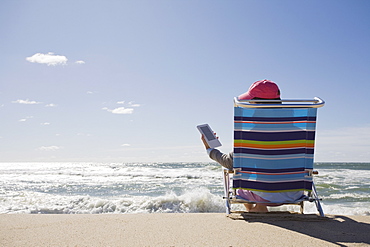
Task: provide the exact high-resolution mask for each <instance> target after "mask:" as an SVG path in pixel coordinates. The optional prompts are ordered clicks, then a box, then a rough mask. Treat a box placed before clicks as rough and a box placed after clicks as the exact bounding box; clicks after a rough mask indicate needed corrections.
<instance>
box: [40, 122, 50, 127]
mask: <svg viewBox="0 0 370 247" xmlns="http://www.w3.org/2000/svg"><path fill="white" fill-rule="evenodd" d="M41 125H44V126H45V125H50V123H48V122H45V123H41Z"/></svg>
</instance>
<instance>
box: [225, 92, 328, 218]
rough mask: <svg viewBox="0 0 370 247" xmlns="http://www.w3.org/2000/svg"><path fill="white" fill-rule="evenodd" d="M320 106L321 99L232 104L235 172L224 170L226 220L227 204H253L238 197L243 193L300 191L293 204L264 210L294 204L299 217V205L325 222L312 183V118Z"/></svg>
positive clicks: (229, 210) (313, 123)
mask: <svg viewBox="0 0 370 247" xmlns="http://www.w3.org/2000/svg"><path fill="white" fill-rule="evenodd" d="M262 103H265V104H262ZM324 104H325V102H324V101H323V100H322V99H320V98H315V99H313V100H268V104H266V100H246V101H239V100H238V99H237V98H235V99H234V161H233V168H234V169H233V171H229V170H227V169H225V170H224V182H225V197H224V198H225V199H226V211H227V213H228V214H230V212H231V204H234V203H256V202H254V201H246V200H245V199H244V198H241V197H240V196H238V195H237V193H236V191H237V190H238V189H243V190H249V191H259V192H267V193H276V192H292V191H304V193H302V194H303V196H302V197H301V198H298V199H297V200H295V201H281V200H276V201H269V204H271V203H275V204H279V205H282V204H297V205H300V206H301V207H300V209H301V210H300V211H301V213H303V205H304V201H310V202H314V203H315V204H316V208H317V210H318V212H319V214H320V215H321V216H324V212H323V210H322V208H321V205H320V199H319V198H318V196H317V192H316V188H315V185H314V182H313V174H314V173H315V172H314V170H313V165H314V162H313V161H314V145H315V129H316V115H317V108H319V107H322V106H323V105H324ZM259 203H260V202H259Z"/></svg>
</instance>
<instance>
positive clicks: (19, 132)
mask: <svg viewBox="0 0 370 247" xmlns="http://www.w3.org/2000/svg"><path fill="white" fill-rule="evenodd" d="M369 11H370V2H369V1H366V0H357V1H350V0H347V1H345V0H335V1H330V0H325V1H288V0H282V1H274V0H271V1H268V0H262V1H257V0H256V1H248V0H245V1H241V0H239V1H237V0H235V1H226V0H223V1H220V0H209V1H208V0H196V1H195V0H193V1H192V0H190V1H170V0H155V1H153V0H148V1H145V0H139V1H113V0H111V1H94V0H88V1H84V0H79V1H68V0H67V1H46V0H44V1H41V0H39V1H36V0H27V1H25V0H24V1H21V0H18V1H11V0H5V1H1V2H0V33H1V38H0V47H1V53H2V54H1V55H2V59H1V60H0V117H1V125H0V126H1V128H0V157H1V160H0V161H4V162H16V161H34V162H36V161H76V162H79V161H87V162H179V161H184V162H203V161H209V158H208V157H207V155H206V154H205V152H204V149H203V146H202V144H201V141H200V136H199V133H198V131H197V129H196V127H195V126H196V125H197V124H201V123H209V124H210V125H211V126H212V127H213V129H214V130H215V131H216V132H217V134H218V135H219V136H220V140H221V142H222V143H223V147H221V150H222V151H224V152H228V151H231V149H232V114H233V102H232V100H233V97H235V96H238V95H240V94H241V93H244V92H245V91H247V89H248V88H249V86H250V84H251V83H253V82H254V81H257V80H261V79H270V80H273V81H275V82H276V83H277V84H278V85H279V86H280V88H281V91H282V96H283V98H313V97H315V96H319V97H321V98H323V99H324V100H325V101H326V105H325V107H323V108H320V109H319V121H318V129H317V136H316V139H317V141H316V154H315V160H316V161H367V162H368V161H370V114H369V110H368V107H369V106H370V97H369V92H370V46H369V44H370V29H369V24H370V17H369Z"/></svg>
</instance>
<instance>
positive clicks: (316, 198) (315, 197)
mask: <svg viewBox="0 0 370 247" xmlns="http://www.w3.org/2000/svg"><path fill="white" fill-rule="evenodd" d="M312 194H313V197H314V200H315V204H316V208H317V211H319V214H320V216H321V217H325V214H324V211H323V210H322V207H321V203H320V199H319V197H318V196H317V191H316V187H315V185H314V184H312Z"/></svg>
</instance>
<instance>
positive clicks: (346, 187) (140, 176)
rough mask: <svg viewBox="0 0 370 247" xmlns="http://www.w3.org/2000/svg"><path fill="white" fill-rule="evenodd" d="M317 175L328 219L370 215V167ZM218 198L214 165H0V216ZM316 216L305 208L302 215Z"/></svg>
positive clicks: (124, 209)
mask: <svg viewBox="0 0 370 247" xmlns="http://www.w3.org/2000/svg"><path fill="white" fill-rule="evenodd" d="M315 169H317V170H318V171H319V175H317V176H315V180H314V181H315V184H316V188H317V190H318V194H319V196H320V197H321V198H322V206H323V209H324V212H325V213H326V214H340V215H370V179H369V178H370V163H316V164H315ZM222 196H223V179H222V168H221V167H220V165H218V164H217V163H127V164H126V163H81V162H79V163H73V162H64V163H47V162H44V163H32V162H29V163H0V213H2V214H4V213H5V214H14V213H26V214H106V213H116V214H125V213H206V212H216V213H223V212H225V202H224V200H223V199H222ZM237 207H243V206H242V205H236V208H234V209H236V210H238V208H237ZM240 209H243V208H240ZM270 209H271V210H284V211H285V210H295V211H299V208H298V207H297V206H292V205H288V206H282V207H274V208H270ZM316 212H317V211H316V208H315V206H314V203H307V202H306V203H305V213H316Z"/></svg>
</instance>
